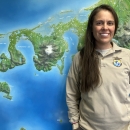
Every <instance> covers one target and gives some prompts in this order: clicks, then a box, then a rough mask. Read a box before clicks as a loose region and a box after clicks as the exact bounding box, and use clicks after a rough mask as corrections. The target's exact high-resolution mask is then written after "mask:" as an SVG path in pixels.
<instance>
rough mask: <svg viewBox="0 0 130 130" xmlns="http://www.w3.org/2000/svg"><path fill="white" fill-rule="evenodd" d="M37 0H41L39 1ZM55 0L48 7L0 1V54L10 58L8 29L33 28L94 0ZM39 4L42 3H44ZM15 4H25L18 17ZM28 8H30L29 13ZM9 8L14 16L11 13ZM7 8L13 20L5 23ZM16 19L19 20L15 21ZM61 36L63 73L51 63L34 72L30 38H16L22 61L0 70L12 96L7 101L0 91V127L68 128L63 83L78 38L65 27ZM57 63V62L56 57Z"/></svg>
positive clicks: (16, 129)
mask: <svg viewBox="0 0 130 130" xmlns="http://www.w3.org/2000/svg"><path fill="white" fill-rule="evenodd" d="M34 1H35V0H34ZM34 1H33V2H34ZM37 1H39V2H42V1H41V0H37ZM33 2H32V3H33ZM55 2H56V3H55ZM55 2H53V3H52V1H46V0H45V3H46V5H48V6H46V8H44V9H42V5H41V4H39V6H38V7H35V6H34V5H35V3H36V5H38V3H37V2H34V3H33V4H34V5H32V4H30V3H31V0H29V1H28V2H27V1H25V0H24V1H23V2H22V0H20V3H18V2H14V4H13V2H12V3H11V2H9V1H8V2H7V3H6V2H4V1H3V2H2V3H1V4H2V5H4V7H5V5H7V6H6V9H8V10H5V9H4V8H3V7H2V5H0V6H1V8H2V9H3V12H5V14H4V15H3V14H0V15H1V18H3V22H2V23H3V25H0V28H1V30H0V33H1V34H6V36H5V37H4V38H1V39H0V54H2V53H5V54H6V56H7V57H8V58H10V54H9V52H8V46H9V34H10V33H11V31H15V30H18V29H24V28H29V29H30V28H34V27H35V26H37V25H38V23H39V22H44V21H45V20H46V19H47V18H49V17H50V16H53V15H56V14H58V13H59V12H60V11H61V10H67V9H71V10H74V11H75V12H76V13H77V12H78V11H79V10H81V8H82V7H87V6H90V5H92V4H94V3H96V2H97V1H96V0H92V1H91V2H86V0H81V1H80V2H77V3H75V1H74V0H66V1H63V4H62V3H61V2H60V1H59V0H55ZM25 3H26V4H28V8H27V7H25ZM65 3H66V4H65ZM9 4H10V6H9ZM42 4H43V5H44V2H42ZM59 4H61V6H60V5H59ZM18 5H19V6H18ZM18 7H19V8H21V7H22V8H24V7H25V8H24V9H25V11H26V12H24V10H22V11H23V13H22V15H21V16H19V15H20V14H21V13H19V12H21V11H19V8H18ZM32 7H33V11H32V12H31V11H30V10H31V8H32ZM38 8H39V10H38ZM11 9H12V11H14V12H13V13H15V14H16V16H13V14H11V12H10V10H11ZM16 10H17V13H16ZM0 11H1V9H0ZM7 11H8V13H9V14H10V17H12V19H13V20H10V22H9V21H8V22H7V20H8V19H9V17H8V16H7V18H4V17H6V15H7V14H6V12H7ZM27 12H28V15H27V14H26V13H27ZM76 13H75V14H76ZM29 16H30V17H29ZM58 16H59V15H58ZM73 17H74V16H73ZM17 19H21V20H18V21H17ZM26 19H27V20H26ZM79 19H80V20H81V21H83V20H85V17H81V16H79ZM24 20H26V22H24ZM59 20H61V19H59ZM1 21H2V20H0V22H1ZM57 22H58V21H56V23H57ZM5 24H6V25H5ZM63 38H64V40H65V41H66V42H67V43H68V51H66V52H65V53H64V55H63V57H64V69H63V74H60V70H59V69H58V67H57V66H53V67H52V69H51V70H50V71H48V72H44V71H38V70H37V69H36V67H35V65H34V62H33V56H34V55H35V52H34V47H33V44H32V43H31V41H28V40H23V39H21V40H19V41H18V43H17V44H16V46H15V47H16V49H17V50H19V51H20V52H21V53H22V54H23V55H24V57H25V59H26V64H23V65H21V66H16V67H15V68H13V69H9V70H8V71H6V72H0V82H7V83H8V84H9V86H10V95H11V96H12V100H9V99H6V98H4V97H3V96H4V93H0V104H1V107H0V130H20V128H22V127H23V128H25V129H26V130H71V124H70V123H69V119H68V113H67V106H66V99H65V98H66V97H65V85H66V77H67V74H68V71H69V67H70V65H71V63H72V56H73V55H74V54H75V53H77V45H78V37H77V35H76V34H74V33H73V32H72V31H71V30H68V31H66V32H65V33H64V35H63ZM61 44H62V43H61ZM57 64H59V65H61V60H60V59H59V61H57Z"/></svg>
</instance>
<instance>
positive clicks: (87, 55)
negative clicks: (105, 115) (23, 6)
mask: <svg viewBox="0 0 130 130" xmlns="http://www.w3.org/2000/svg"><path fill="white" fill-rule="evenodd" d="M101 10H108V11H109V12H111V13H112V15H113V17H114V20H115V33H116V30H117V28H118V16H117V14H116V12H115V10H114V9H113V8H112V7H111V6H109V5H106V4H102V5H100V6H98V7H96V8H95V9H94V10H93V11H92V12H91V14H90V16H89V19H88V24H87V30H86V34H85V42H84V47H83V49H81V51H80V55H81V62H80V63H81V88H80V89H81V92H89V91H90V90H94V88H96V87H97V86H100V83H101V75H100V70H99V69H100V68H99V58H98V55H97V53H96V51H95V38H94V36H93V32H92V26H93V21H94V17H95V15H96V14H97V13H98V12H99V11H101ZM115 33H114V34H115Z"/></svg>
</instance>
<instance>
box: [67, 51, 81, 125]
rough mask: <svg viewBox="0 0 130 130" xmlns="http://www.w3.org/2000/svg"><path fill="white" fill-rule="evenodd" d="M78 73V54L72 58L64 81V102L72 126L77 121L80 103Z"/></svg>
mask: <svg viewBox="0 0 130 130" xmlns="http://www.w3.org/2000/svg"><path fill="white" fill-rule="evenodd" d="M79 73H80V71H79V53H77V54H76V55H75V56H74V58H73V62H72V65H71V67H70V70H69V73H68V77H67V81H66V102H67V106H68V116H69V121H70V122H71V123H72V124H73V123H76V122H78V121H79V103H80V78H79V77H80V76H79V75H80V74H79Z"/></svg>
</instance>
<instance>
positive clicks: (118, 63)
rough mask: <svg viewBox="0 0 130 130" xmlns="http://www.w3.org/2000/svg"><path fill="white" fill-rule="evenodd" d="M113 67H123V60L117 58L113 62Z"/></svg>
mask: <svg viewBox="0 0 130 130" xmlns="http://www.w3.org/2000/svg"><path fill="white" fill-rule="evenodd" d="M113 65H114V66H116V67H120V66H121V65H122V62H121V58H118V57H115V58H114V60H113Z"/></svg>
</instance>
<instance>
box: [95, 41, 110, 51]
mask: <svg viewBox="0 0 130 130" xmlns="http://www.w3.org/2000/svg"><path fill="white" fill-rule="evenodd" d="M109 48H112V43H96V47H95V49H100V50H106V49H109Z"/></svg>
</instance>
